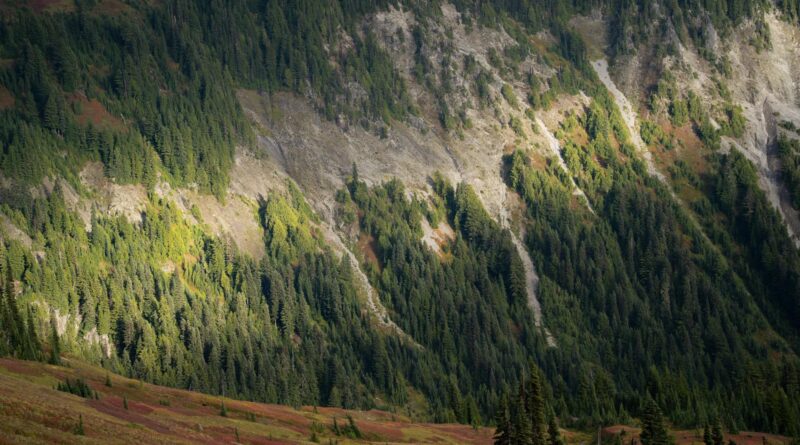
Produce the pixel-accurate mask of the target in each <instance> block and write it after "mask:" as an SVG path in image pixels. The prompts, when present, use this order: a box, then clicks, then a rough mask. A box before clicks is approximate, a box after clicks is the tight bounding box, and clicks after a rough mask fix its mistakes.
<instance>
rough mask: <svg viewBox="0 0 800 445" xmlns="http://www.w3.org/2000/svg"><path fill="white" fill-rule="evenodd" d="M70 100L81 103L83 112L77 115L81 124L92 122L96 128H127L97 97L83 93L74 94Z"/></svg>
mask: <svg viewBox="0 0 800 445" xmlns="http://www.w3.org/2000/svg"><path fill="white" fill-rule="evenodd" d="M70 101H72V102H77V103H79V104H80V111H81V113H80V114H79V115H78V116H77V121H78V123H79V124H81V125H88V124H89V123H91V124H92V125H93V126H94V127H95V128H101V129H106V130H117V131H121V130H125V125H124V124H123V122H122V120H121V119H120V118H118V117H116V116H114V115H112V114H111V113H109V112H108V110H106V107H105V106H103V104H101V103H100V101H98V100H97V99H91V100H89V99H87V98H86V96H83V95H81V94H74V95H72V97H70Z"/></svg>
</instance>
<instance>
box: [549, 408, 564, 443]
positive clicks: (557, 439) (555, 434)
mask: <svg viewBox="0 0 800 445" xmlns="http://www.w3.org/2000/svg"><path fill="white" fill-rule="evenodd" d="M547 438H548V445H564V440H563V439H562V438H561V432H560V431H559V429H558V423H557V422H556V416H552V415H551V416H550V421H549V422H548V425H547Z"/></svg>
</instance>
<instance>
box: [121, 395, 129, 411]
mask: <svg viewBox="0 0 800 445" xmlns="http://www.w3.org/2000/svg"><path fill="white" fill-rule="evenodd" d="M122 407H123V408H125V409H126V410H127V409H128V397H127V396H122Z"/></svg>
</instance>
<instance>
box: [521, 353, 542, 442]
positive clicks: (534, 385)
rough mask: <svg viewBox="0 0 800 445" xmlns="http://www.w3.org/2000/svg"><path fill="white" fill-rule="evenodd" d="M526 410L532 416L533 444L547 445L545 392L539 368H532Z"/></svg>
mask: <svg viewBox="0 0 800 445" xmlns="http://www.w3.org/2000/svg"><path fill="white" fill-rule="evenodd" d="M526 386H527V391H526V392H527V398H526V400H525V402H526V409H527V411H528V415H529V416H530V424H531V443H532V444H533V445H545V444H546V442H547V439H546V437H545V429H546V428H547V425H546V421H545V413H544V410H545V406H544V391H543V389H542V379H541V376H540V371H539V368H537V367H536V366H535V365H534V366H531V375H530V379H529V380H528V383H527V385H526Z"/></svg>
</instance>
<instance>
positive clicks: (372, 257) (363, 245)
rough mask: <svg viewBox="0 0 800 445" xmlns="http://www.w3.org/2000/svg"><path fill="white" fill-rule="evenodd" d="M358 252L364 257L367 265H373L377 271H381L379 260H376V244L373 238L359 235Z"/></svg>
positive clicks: (368, 235)
mask: <svg viewBox="0 0 800 445" xmlns="http://www.w3.org/2000/svg"><path fill="white" fill-rule="evenodd" d="M357 246H358V251H359V252H361V254H362V255H364V260H365V261H366V262H367V263H370V264H374V265H375V267H377V268H378V270H380V269H381V263H380V260H378V255H377V253H376V252H377V247H378V246H377V242H376V241H375V237H373V236H372V235H370V234H368V233H361V234H360V235H359V236H358V243H357Z"/></svg>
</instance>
